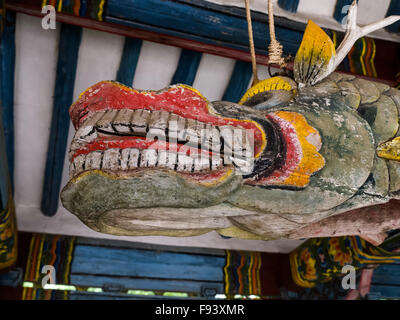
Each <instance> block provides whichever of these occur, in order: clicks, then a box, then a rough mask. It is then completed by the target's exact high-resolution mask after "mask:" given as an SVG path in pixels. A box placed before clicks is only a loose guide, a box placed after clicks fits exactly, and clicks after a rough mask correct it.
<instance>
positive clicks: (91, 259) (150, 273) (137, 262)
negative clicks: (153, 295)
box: [71, 245, 225, 282]
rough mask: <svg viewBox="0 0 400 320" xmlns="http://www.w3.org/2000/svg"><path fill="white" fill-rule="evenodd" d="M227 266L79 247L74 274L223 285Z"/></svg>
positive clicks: (197, 258)
mask: <svg viewBox="0 0 400 320" xmlns="http://www.w3.org/2000/svg"><path fill="white" fill-rule="evenodd" d="M93 265H95V266H96V268H95V269H93ZM224 265H225V258H223V257H212V256H201V255H190V254H179V253H165V252H156V251H145V250H126V249H113V248H104V247H101V248H96V247H87V246H81V245H79V246H77V247H75V251H74V257H73V262H72V266H71V273H72V274H88V275H101V276H107V275H108V276H117V277H137V278H140V277H142V278H143V277H144V278H157V279H170V280H171V279H176V280H178V279H180V280H192V281H196V280H197V281H212V282H220V281H222V279H223V267H224Z"/></svg>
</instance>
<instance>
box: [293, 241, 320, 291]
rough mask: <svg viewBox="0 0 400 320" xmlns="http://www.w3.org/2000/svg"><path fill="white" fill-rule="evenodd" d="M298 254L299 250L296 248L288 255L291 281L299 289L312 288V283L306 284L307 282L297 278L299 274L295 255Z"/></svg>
mask: <svg viewBox="0 0 400 320" xmlns="http://www.w3.org/2000/svg"><path fill="white" fill-rule="evenodd" d="M298 252H299V248H297V249H296V250H295V251H293V252H292V253H290V255H289V261H290V270H291V271H292V279H293V281H294V282H295V283H296V284H297V285H298V286H300V287H304V288H312V287H314V286H315V284H314V283H312V282H308V281H304V280H303V279H301V278H300V277H299V272H298V267H299V266H298V264H297V259H296V258H297V255H298Z"/></svg>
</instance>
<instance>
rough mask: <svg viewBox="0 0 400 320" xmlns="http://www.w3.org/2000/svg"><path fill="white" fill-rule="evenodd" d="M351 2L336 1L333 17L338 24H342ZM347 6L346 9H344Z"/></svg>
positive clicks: (347, 0) (349, 0) (351, 0)
mask: <svg viewBox="0 0 400 320" xmlns="http://www.w3.org/2000/svg"><path fill="white" fill-rule="evenodd" d="M352 3H353V0H337V1H336V6H335V11H334V13H333V17H334V18H335V20H336V21H337V22H339V23H344V18H345V17H346V16H347V14H348V12H349V8H350V5H351V4H352ZM346 6H347V7H346Z"/></svg>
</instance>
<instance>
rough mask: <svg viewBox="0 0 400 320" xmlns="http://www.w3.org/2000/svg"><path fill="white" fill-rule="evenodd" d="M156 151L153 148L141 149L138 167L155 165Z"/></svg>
mask: <svg viewBox="0 0 400 320" xmlns="http://www.w3.org/2000/svg"><path fill="white" fill-rule="evenodd" d="M157 158H158V152H157V150H154V149H146V150H143V151H142V156H141V158H140V167H142V168H143V167H155V166H156V164H157Z"/></svg>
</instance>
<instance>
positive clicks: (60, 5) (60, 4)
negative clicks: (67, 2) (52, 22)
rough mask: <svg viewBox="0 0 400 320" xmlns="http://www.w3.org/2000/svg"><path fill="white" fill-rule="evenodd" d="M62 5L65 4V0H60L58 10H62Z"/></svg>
mask: <svg viewBox="0 0 400 320" xmlns="http://www.w3.org/2000/svg"><path fill="white" fill-rule="evenodd" d="M62 6H63V0H58V8H57V11H58V12H61V10H62Z"/></svg>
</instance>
